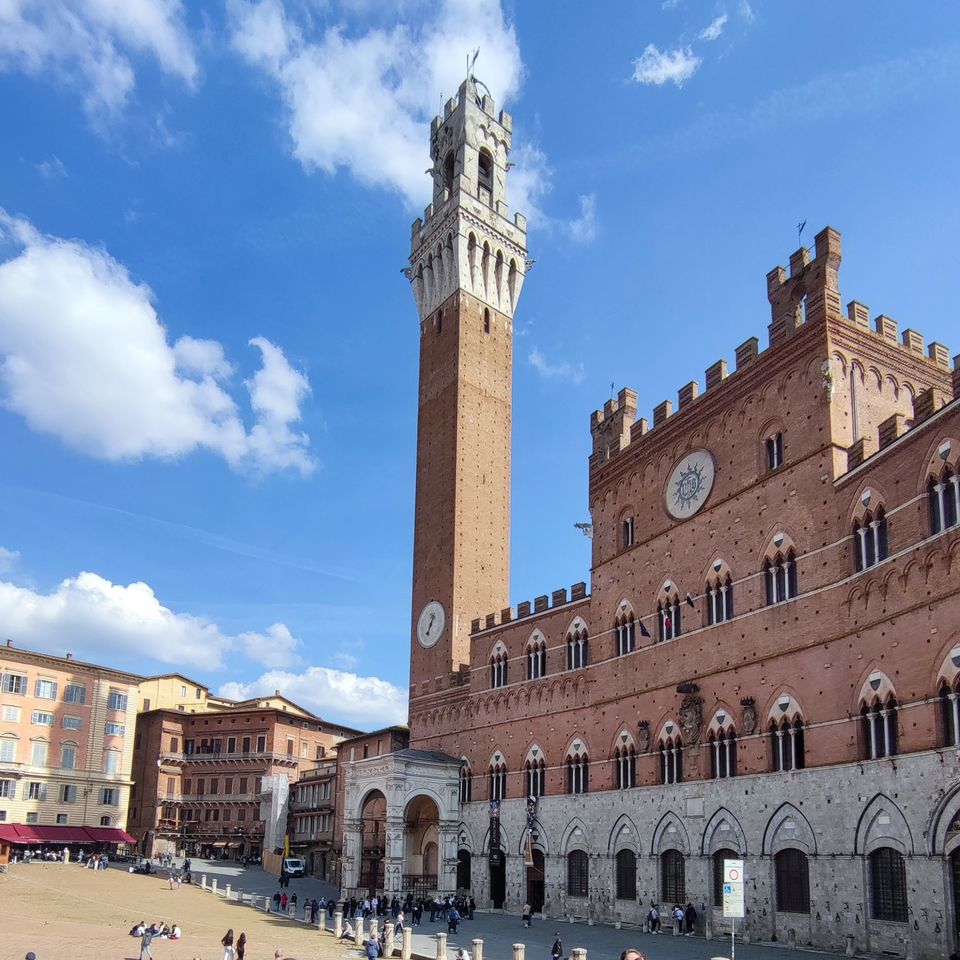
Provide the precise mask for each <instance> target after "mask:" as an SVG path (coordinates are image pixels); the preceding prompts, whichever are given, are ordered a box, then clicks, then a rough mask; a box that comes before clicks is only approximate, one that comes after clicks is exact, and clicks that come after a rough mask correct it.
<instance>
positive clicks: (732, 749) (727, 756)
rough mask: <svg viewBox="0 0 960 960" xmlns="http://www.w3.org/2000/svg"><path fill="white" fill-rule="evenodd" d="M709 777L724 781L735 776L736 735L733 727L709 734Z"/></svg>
mask: <svg viewBox="0 0 960 960" xmlns="http://www.w3.org/2000/svg"><path fill="white" fill-rule="evenodd" d="M708 746H709V748H710V776H711V777H713V779H714V780H725V779H726V778H727V777H735V776H736V775H737V733H736V731H735V730H734V729H733V727H732V726H731V727H728V728H727V729H723V728H721V729H720V730H717V731H716V732H715V733H711V734H710V739H709V741H708Z"/></svg>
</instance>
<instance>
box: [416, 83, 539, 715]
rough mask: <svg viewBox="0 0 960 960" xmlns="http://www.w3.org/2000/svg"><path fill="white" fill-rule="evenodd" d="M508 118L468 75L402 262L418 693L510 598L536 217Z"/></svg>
mask: <svg viewBox="0 0 960 960" xmlns="http://www.w3.org/2000/svg"><path fill="white" fill-rule="evenodd" d="M478 88H482V90H481V89H478ZM511 129H512V119H511V117H510V115H509V114H507V113H506V112H504V111H502V110H501V111H500V112H499V113H498V112H497V110H496V107H495V105H494V102H493V99H492V98H491V97H490V95H489V94H488V93H486V92H485V88H484V87H483V84H481V83H478V81H477V80H475V79H474V78H473V77H472V76H471V77H468V79H467V80H465V81H464V82H463V83H462V84H461V86H460V90H459V91H458V93H457V96H456V98H455V99H451V100H448V101H447V103H446V104H445V106H444V114H443V117H435V118H434V120H433V123H432V124H431V126H430V155H431V157H432V160H433V167H432V169H431V170H430V171H428V172H429V173H430V174H431V176H432V178H433V202H432V203H431V204H430V205H429V206H428V207H427V208H426V210H425V211H424V216H423V219H422V220H420V219H417V220H416V221H414V224H413V228H412V237H411V253H410V267H409V268H408V269H406V270H405V271H404V273H405V274H406V276H407V277H408V278H409V280H410V285H411V287H412V289H413V296H414V299H415V300H416V303H417V310H418V311H419V314H420V395H419V416H418V424H417V495H416V511H415V520H414V546H413V611H412V612H413V616H412V651H411V658H410V683H411V698H413V697H415V696H418V695H423V694H426V693H427V692H428V691H433V690H434V689H436V688H437V685H438V682H439V686H441V687H447V686H449V678H450V673H451V672H452V671H456V670H457V669H458V668H459V667H460V665H461V664H465V663H468V662H469V659H470V649H469V645H470V621H471V620H472V619H473V618H475V617H480V616H484V615H486V614H487V613H491V612H493V611H499V610H501V609H502V608H503V607H505V606H507V603H508V602H509V588H510V434H511V390H512V372H513V313H514V309H515V307H516V304H517V300H518V298H519V296H520V289H521V287H522V286H523V280H524V274H525V272H526V269H527V260H526V255H527V245H526V218H525V217H523V216H522V215H521V214H514V215H513V217H512V218H510V216H509V212H508V209H507V200H506V181H507V171H508V169H509V167H510V164H509V163H508V162H507V158H508V156H509V154H510V145H511Z"/></svg>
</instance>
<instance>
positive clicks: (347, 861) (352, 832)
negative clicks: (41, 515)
mask: <svg viewBox="0 0 960 960" xmlns="http://www.w3.org/2000/svg"><path fill="white" fill-rule="evenodd" d="M362 844H363V824H362V823H361V821H360V819H359V818H357V817H344V820H343V860H342V864H343V867H342V881H341V889H342V890H343V891H345V895H347V896H349V893H350V891H351V890H356V889H357V884H358V883H359V882H360V857H361V853H362Z"/></svg>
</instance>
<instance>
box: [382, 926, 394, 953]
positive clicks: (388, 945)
mask: <svg viewBox="0 0 960 960" xmlns="http://www.w3.org/2000/svg"><path fill="white" fill-rule="evenodd" d="M393 930H394V926H393V921H392V920H384V921H383V955H384V956H385V957H392V956H393Z"/></svg>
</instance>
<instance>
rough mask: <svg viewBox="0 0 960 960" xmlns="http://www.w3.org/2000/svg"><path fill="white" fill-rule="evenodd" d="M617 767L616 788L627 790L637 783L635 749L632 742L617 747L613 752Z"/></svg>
mask: <svg viewBox="0 0 960 960" xmlns="http://www.w3.org/2000/svg"><path fill="white" fill-rule="evenodd" d="M613 760H614V763H615V764H616V767H617V789H618V790H629V789H630V788H631V787H635V786H636V785H637V751H636V749H635V747H634V746H633V744H632V743H631V744H629V745H624V746H623V747H617V749H616V750H614V752H613Z"/></svg>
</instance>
